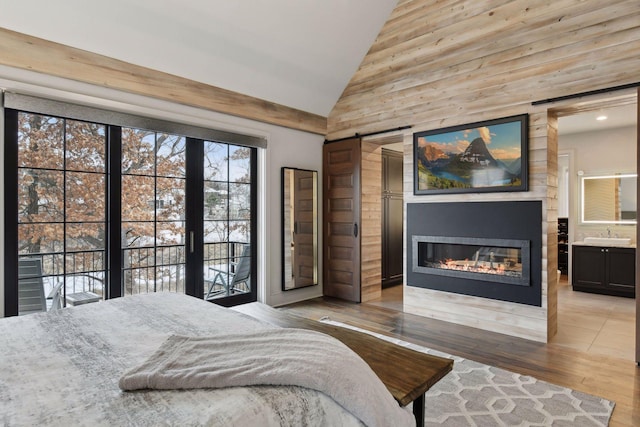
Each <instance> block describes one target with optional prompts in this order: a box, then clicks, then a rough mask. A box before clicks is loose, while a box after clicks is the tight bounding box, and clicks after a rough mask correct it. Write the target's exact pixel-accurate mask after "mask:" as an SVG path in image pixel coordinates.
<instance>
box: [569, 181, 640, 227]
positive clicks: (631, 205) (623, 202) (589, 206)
mask: <svg viewBox="0 0 640 427" xmlns="http://www.w3.org/2000/svg"><path fill="white" fill-rule="evenodd" d="M580 183H581V185H580V189H581V209H580V211H581V212H580V213H581V216H580V219H581V221H582V222H583V223H585V224H636V222H637V207H636V205H637V201H636V195H637V175H636V174H619V175H601V176H583V177H581V180H580Z"/></svg>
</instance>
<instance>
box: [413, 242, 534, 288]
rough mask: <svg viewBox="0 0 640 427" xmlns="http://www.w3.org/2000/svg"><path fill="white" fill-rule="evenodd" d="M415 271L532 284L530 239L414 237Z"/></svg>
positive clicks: (514, 283)
mask: <svg viewBox="0 0 640 427" xmlns="http://www.w3.org/2000/svg"><path fill="white" fill-rule="evenodd" d="M412 244H413V263H412V264H413V271H414V272H417V273H426V274H436V275H440V276H448V277H460V278H466V279H475V280H485V281H489V282H498V283H505V284H510V285H520V286H529V284H530V282H529V280H530V277H529V276H530V261H529V241H528V240H513V239H486V238H465V237H448V236H413V237H412Z"/></svg>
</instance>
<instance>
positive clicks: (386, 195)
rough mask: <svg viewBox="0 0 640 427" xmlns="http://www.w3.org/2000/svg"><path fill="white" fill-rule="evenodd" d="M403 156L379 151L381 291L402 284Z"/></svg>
mask: <svg viewBox="0 0 640 427" xmlns="http://www.w3.org/2000/svg"><path fill="white" fill-rule="evenodd" d="M402 161H403V160H402V153H399V152H396V151H391V150H386V149H384V148H383V149H382V287H383V288H386V287H389V286H393V285H397V284H400V283H402V267H403V263H402V256H403V255H402V251H403V241H402V209H403V202H402Z"/></svg>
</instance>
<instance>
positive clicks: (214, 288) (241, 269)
mask: <svg viewBox="0 0 640 427" xmlns="http://www.w3.org/2000/svg"><path fill="white" fill-rule="evenodd" d="M230 266H235V270H234V271H226V270H222V269H219V268H215V267H209V269H210V270H211V271H214V272H215V275H214V276H213V280H208V279H205V283H207V284H209V290H208V291H207V293H206V295H205V300H209V299H212V298H215V297H217V296H220V295H222V294H224V295H225V296H229V295H232V294H233V293H234V292H235V291H240V292H247V291H248V290H249V289H250V284H249V279H250V277H251V250H250V246H249V245H245V247H244V249H243V250H242V255H241V256H240V260H239V261H238V262H232V263H230ZM241 284H243V285H244V286H242V288H239V287H238V285H241Z"/></svg>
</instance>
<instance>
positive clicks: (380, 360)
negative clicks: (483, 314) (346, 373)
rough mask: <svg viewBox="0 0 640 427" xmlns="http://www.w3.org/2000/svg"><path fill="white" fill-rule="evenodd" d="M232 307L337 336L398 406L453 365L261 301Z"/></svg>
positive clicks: (266, 319) (270, 320)
mask: <svg viewBox="0 0 640 427" xmlns="http://www.w3.org/2000/svg"><path fill="white" fill-rule="evenodd" d="M233 309H234V310H235V311H238V312H240V313H244V314H246V315H249V316H251V317H253V318H256V319H258V320H261V321H264V322H267V323H270V324H272V325H274V326H279V327H283V328H301V329H311V330H314V331H319V332H323V333H325V334H327V335H331V336H332V337H334V338H336V339H338V340H340V341H341V342H343V343H344V344H345V345H346V346H347V347H349V348H351V349H352V350H353V351H354V352H356V353H357V354H358V355H359V356H360V357H361V358H362V359H363V360H364V361H365V362H367V363H368V364H369V366H370V367H371V369H372V370H373V371H374V372H375V373H376V374H377V375H378V377H379V378H380V379H381V380H382V382H383V383H384V385H386V386H387V389H388V390H389V391H390V392H391V394H392V395H393V397H394V398H395V399H396V400H397V401H398V402H399V403H400V405H402V406H405V405H407V404H409V403H411V402H413V401H414V400H415V399H416V398H418V397H420V396H422V395H423V394H424V392H425V391H427V390H428V389H429V388H431V386H433V385H434V384H435V383H436V382H438V381H439V380H440V379H442V377H444V376H445V375H446V374H447V373H448V372H449V371H451V369H452V368H453V360H451V359H445V358H442V357H437V356H432V355H430V354H425V353H421V352H418V351H415V350H411V349H409V348H406V347H402V346H399V345H397V344H393V343H391V342H389V341H385V340H381V339H379V338H376V337H374V336H372V335H369V334H366V333H362V332H358V331H354V330H352V329H347V328H343V327H340V326H334V325H330V324H327V323H322V322H319V321H316V320H312V319H306V318H304V317H300V316H296V315H293V314H289V313H285V312H282V311H279V310H277V309H275V308H272V307H269V306H267V305H265V304H261V303H249V304H244V305H239V306H235V307H233Z"/></svg>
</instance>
